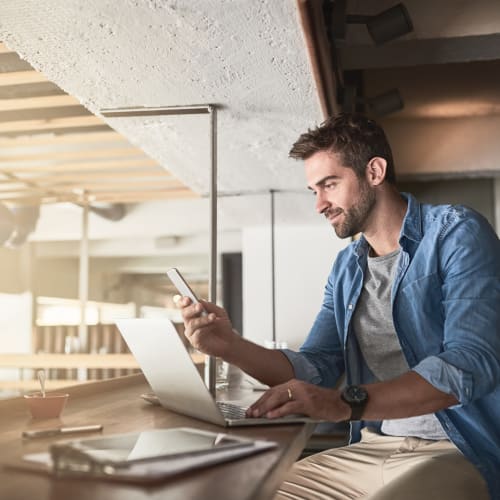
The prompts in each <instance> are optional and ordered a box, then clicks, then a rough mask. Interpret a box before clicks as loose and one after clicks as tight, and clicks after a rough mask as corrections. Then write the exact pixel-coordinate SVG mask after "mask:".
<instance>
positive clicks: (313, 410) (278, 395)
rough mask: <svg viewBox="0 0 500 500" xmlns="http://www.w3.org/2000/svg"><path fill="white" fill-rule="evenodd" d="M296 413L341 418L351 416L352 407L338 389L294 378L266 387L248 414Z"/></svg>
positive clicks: (333, 418) (274, 416) (329, 418)
mask: <svg viewBox="0 0 500 500" xmlns="http://www.w3.org/2000/svg"><path fill="white" fill-rule="evenodd" d="M296 414H299V415H307V416H309V417H311V418H314V419H317V420H328V421H330V422H340V421H342V420H348V419H349V417H350V415H351V408H350V407H349V405H348V404H347V403H345V402H344V401H343V400H342V399H341V398H340V391H338V390H336V389H325V388H324V387H318V386H317V385H313V384H308V383H307V382H302V381H301V380H297V379H292V380H289V381H288V382H286V383H284V384H280V385H276V386H274V387H272V388H271V389H269V390H268V391H266V392H265V393H264V395H263V396H262V397H260V398H259V399H258V400H257V401H256V402H255V403H254V404H252V405H251V406H250V407H249V408H248V410H247V415H248V416H249V417H266V418H278V417H284V416H286V415H296Z"/></svg>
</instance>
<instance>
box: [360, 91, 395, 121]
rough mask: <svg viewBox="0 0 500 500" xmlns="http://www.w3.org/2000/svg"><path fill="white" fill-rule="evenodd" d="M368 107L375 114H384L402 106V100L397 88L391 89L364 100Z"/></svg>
mask: <svg viewBox="0 0 500 500" xmlns="http://www.w3.org/2000/svg"><path fill="white" fill-rule="evenodd" d="M366 103H367V104H368V109H369V110H370V112H371V113H373V114H374V115H376V116H384V115H388V114H391V113H395V112H396V111H400V110H402V109H403V108H404V102H403V99H402V97H401V94H400V93H399V90H398V89H392V90H389V91H387V92H384V93H383V94H380V95H378V96H375V97H372V98H369V99H367V100H366Z"/></svg>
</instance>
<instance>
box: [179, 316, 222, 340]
mask: <svg viewBox="0 0 500 500" xmlns="http://www.w3.org/2000/svg"><path fill="white" fill-rule="evenodd" d="M214 321H215V316H214V315H213V314H210V315H208V316H194V317H192V318H191V319H189V320H187V321H186V327H185V329H184V335H186V337H191V336H192V335H193V334H195V333H196V332H197V331H204V330H206V329H207V327H210V326H211V325H212V323H213V322H214Z"/></svg>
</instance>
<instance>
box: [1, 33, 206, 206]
mask: <svg viewBox="0 0 500 500" xmlns="http://www.w3.org/2000/svg"><path fill="white" fill-rule="evenodd" d="M195 196H196V195H195V194H194V193H193V192H192V191H191V190H190V189H188V188H187V187H186V186H184V185H183V184H182V183H181V182H180V181H179V180H178V179H176V178H174V177H173V176H172V175H171V174H170V173H169V172H168V171H167V170H165V168H163V167H162V166H161V165H159V164H158V162H156V161H155V160H153V159H151V158H149V157H148V156H147V155H146V154H145V153H144V152H143V151H142V150H140V149H138V148H136V147H134V146H132V145H131V144H130V143H129V142H128V140H127V139H126V138H125V137H123V136H121V135H120V134H118V133H117V132H115V131H114V130H113V129H111V128H110V127H109V126H108V125H107V124H106V123H105V122H104V121H103V120H102V119H101V118H99V117H97V116H94V115H92V114H91V113H90V112H89V111H88V110H87V109H86V108H85V107H84V106H82V105H81V104H80V103H79V102H78V100H77V99H76V98H74V97H72V96H70V95H68V94H65V93H64V92H63V91H62V90H61V89H60V88H59V87H57V86H56V85H55V84H53V83H51V82H49V81H48V80H47V79H46V78H45V76H44V75H43V74H41V73H39V72H37V71H35V70H34V69H33V68H32V67H31V66H30V65H29V64H28V63H26V61H23V60H22V59H20V58H19V56H18V54H16V53H15V52H13V51H11V50H10V49H9V48H8V47H6V46H5V45H4V44H3V43H1V42H0V202H5V203H7V204H10V205H33V204H42V203H60V202H74V203H78V204H80V203H82V202H85V201H87V202H89V203H92V202H93V201H95V202H107V203H142V202H145V201H150V200H155V199H172V198H186V197H195Z"/></svg>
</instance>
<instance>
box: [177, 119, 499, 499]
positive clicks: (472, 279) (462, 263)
mask: <svg viewBox="0 0 500 500" xmlns="http://www.w3.org/2000/svg"><path fill="white" fill-rule="evenodd" d="M290 156H291V157H293V158H297V159H302V160H304V164H305V173H306V178H307V184H308V188H309V189H310V190H311V191H312V192H313V193H314V195H315V197H316V210H317V211H318V213H320V214H323V215H324V216H325V217H326V218H327V220H328V221H329V222H330V224H331V225H332V226H333V228H334V230H335V232H336V234H337V235H338V236H339V237H340V238H347V237H352V236H354V235H356V234H358V233H362V235H361V237H360V238H359V240H356V241H354V242H352V243H351V244H350V245H349V246H348V247H347V248H346V249H344V250H343V251H342V252H340V254H339V255H338V257H337V259H336V261H335V263H334V265H333V268H332V271H331V273H330V276H329V278H328V281H327V284H326V288H325V294H324V300H323V304H322V306H321V309H320V312H319V314H318V316H317V318H316V320H315V322H314V324H313V326H312V329H311V331H310V333H309V336H308V337H307V339H306V341H305V343H304V344H303V346H302V347H301V349H300V352H293V351H290V350H282V351H275V350H268V349H264V348H262V347H260V346H257V345H256V344H253V343H251V342H249V341H247V340H245V339H243V338H241V337H240V336H239V335H237V334H235V333H234V332H233V331H232V328H231V323H230V320H229V318H228V317H227V314H226V313H225V311H224V310H223V309H221V308H219V307H217V306H215V305H213V304H210V303H207V302H203V303H202V304H198V305H192V304H190V301H189V299H187V298H186V297H184V298H182V299H181V301H180V307H182V314H183V318H184V322H185V326H186V335H187V337H188V338H189V340H190V342H191V343H192V345H193V346H195V347H196V348H197V349H200V350H201V351H203V352H205V353H207V354H211V355H215V356H220V357H222V358H224V359H225V360H227V361H228V362H230V363H233V364H235V365H237V366H239V367H240V368H241V369H243V370H244V371H246V372H247V373H249V374H250V375H252V376H254V377H256V378H258V379H259V380H261V381H262V382H264V383H267V384H269V385H270V386H272V388H271V389H270V390H269V391H267V392H266V393H265V394H264V395H263V396H262V397H261V398H260V399H259V400H258V401H257V402H256V403H255V404H254V405H252V406H251V407H250V408H249V410H248V413H249V415H250V416H255V417H257V416H261V415H266V416H268V417H269V418H274V417H279V416H282V415H287V414H290V413H304V414H307V415H310V416H311V417H315V418H318V419H324V420H327V421H333V422H338V421H344V420H350V421H351V444H350V446H349V447H344V448H338V449H333V450H329V451H327V452H323V453H319V454H317V455H314V456H312V457H309V458H307V459H305V460H302V461H300V462H298V463H297V464H295V466H294V467H293V468H292V470H291V471H290V473H289V474H288V476H287V478H286V480H285V481H284V483H283V484H282V486H281V489H280V491H279V492H278V497H279V498H335V499H347V498H370V499H389V498H391V499H392V498H394V499H398V500H399V499H404V500H408V499H420V498H436V499H437V498H439V499H440V500H441V499H448V498H449V499H453V500H457V499H470V498H474V499H475V500H479V499H481V500H482V499H486V498H488V497H489V496H488V491H489V495H491V497H492V498H500V479H499V478H500V452H499V451H498V450H499V449H500V243H499V240H498V237H497V236H496V234H495V233H494V231H493V230H492V228H491V227H490V226H489V224H488V223H487V222H486V221H485V219H484V218H483V217H481V216H480V215H479V214H477V213H475V212H473V211H472V210H470V209H467V208H465V207H461V206H431V205H421V204H419V203H418V202H417V201H416V200H415V199H414V198H413V197H412V196H411V195H406V194H401V193H399V192H398V191H397V189H396V187H395V174H394V165H393V159H392V153H391V149H390V146H389V144H388V142H387V139H386V137H385V134H384V132H383V130H382V129H381V128H380V127H379V126H378V125H377V124H376V123H375V122H374V121H372V120H369V119H368V118H365V117H363V116H356V115H340V116H338V117H336V118H332V119H329V120H328V121H326V122H325V123H324V124H322V125H321V126H320V127H318V128H316V129H314V130H310V131H308V132H307V133H305V134H303V135H301V136H300V138H299V139H298V141H297V142H296V143H295V144H294V146H293V148H292V150H291V152H290ZM202 306H203V307H204V308H205V309H206V310H207V312H208V313H209V314H208V316H205V317H202V316H200V312H201V310H202ZM343 375H345V381H346V384H347V386H346V387H345V388H344V389H339V388H337V384H338V382H339V379H341V377H342V376H343Z"/></svg>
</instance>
